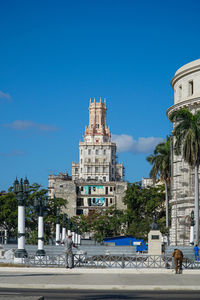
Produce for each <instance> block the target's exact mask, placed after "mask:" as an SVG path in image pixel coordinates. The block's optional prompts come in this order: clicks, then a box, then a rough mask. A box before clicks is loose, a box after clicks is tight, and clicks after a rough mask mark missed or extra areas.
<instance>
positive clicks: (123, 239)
mask: <svg viewBox="0 0 200 300" xmlns="http://www.w3.org/2000/svg"><path fill="white" fill-rule="evenodd" d="M134 242H140V243H141V246H136V251H144V250H146V249H144V250H137V248H138V247H140V248H138V249H143V248H146V246H145V245H146V243H145V242H144V241H143V239H136V238H134V237H131V236H119V237H113V238H105V239H104V243H115V246H134ZM147 249H148V246H147Z"/></svg>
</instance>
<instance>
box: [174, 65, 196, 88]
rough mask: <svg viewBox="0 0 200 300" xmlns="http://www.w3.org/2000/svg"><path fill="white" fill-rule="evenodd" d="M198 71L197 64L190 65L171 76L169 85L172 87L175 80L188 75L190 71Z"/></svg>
mask: <svg viewBox="0 0 200 300" xmlns="http://www.w3.org/2000/svg"><path fill="white" fill-rule="evenodd" d="M198 71H200V65H197V66H193V67H190V68H188V69H186V70H183V71H181V72H178V73H177V74H175V75H174V77H173V78H172V80H171V86H172V87H173V88H174V85H175V83H176V82H177V80H179V79H181V78H182V77H184V76H186V75H189V74H191V73H194V72H198Z"/></svg>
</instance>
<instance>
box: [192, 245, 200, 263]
mask: <svg viewBox="0 0 200 300" xmlns="http://www.w3.org/2000/svg"><path fill="white" fill-rule="evenodd" d="M193 251H194V257H195V261H199V247H198V245H195V247H194V249H193Z"/></svg>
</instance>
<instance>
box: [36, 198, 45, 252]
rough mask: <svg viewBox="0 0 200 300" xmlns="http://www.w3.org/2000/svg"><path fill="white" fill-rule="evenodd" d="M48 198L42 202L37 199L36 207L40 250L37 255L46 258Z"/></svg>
mask: <svg viewBox="0 0 200 300" xmlns="http://www.w3.org/2000/svg"><path fill="white" fill-rule="evenodd" d="M47 201H48V200H47V198H45V200H42V199H41V198H40V199H38V198H37V197H35V199H34V206H35V208H36V211H37V212H38V250H37V252H36V255H40V256H45V255H46V253H45V251H44V210H45V209H46V208H47Z"/></svg>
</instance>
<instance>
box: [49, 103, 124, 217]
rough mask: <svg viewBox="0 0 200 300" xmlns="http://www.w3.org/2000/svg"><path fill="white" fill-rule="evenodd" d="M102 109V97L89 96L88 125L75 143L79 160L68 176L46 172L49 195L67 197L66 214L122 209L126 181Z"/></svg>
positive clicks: (73, 165) (104, 111)
mask: <svg viewBox="0 0 200 300" xmlns="http://www.w3.org/2000/svg"><path fill="white" fill-rule="evenodd" d="M106 111H107V108H106V101H105V100H104V102H103V101H102V100H101V98H100V102H96V100H95V99H94V101H92V100H91V99H90V105H89V125H88V127H87V126H86V128H85V132H84V135H83V142H80V143H79V162H78V163H74V162H73V163H72V177H70V176H68V174H67V173H66V174H61V173H60V174H59V175H49V196H50V197H61V198H64V199H67V200H68V203H69V204H68V207H67V211H66V212H67V214H68V216H70V217H71V216H74V215H80V214H85V215H87V214H88V213H89V212H90V211H93V210H95V209H105V208H106V207H109V206H112V205H115V207H116V208H120V209H124V208H125V206H124V204H123V201H122V198H123V196H124V192H125V190H126V188H127V182H125V181H124V180H123V177H124V167H123V165H122V164H119V163H117V156H116V151H117V147H116V143H113V142H111V133H110V128H109V127H107V124H106Z"/></svg>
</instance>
